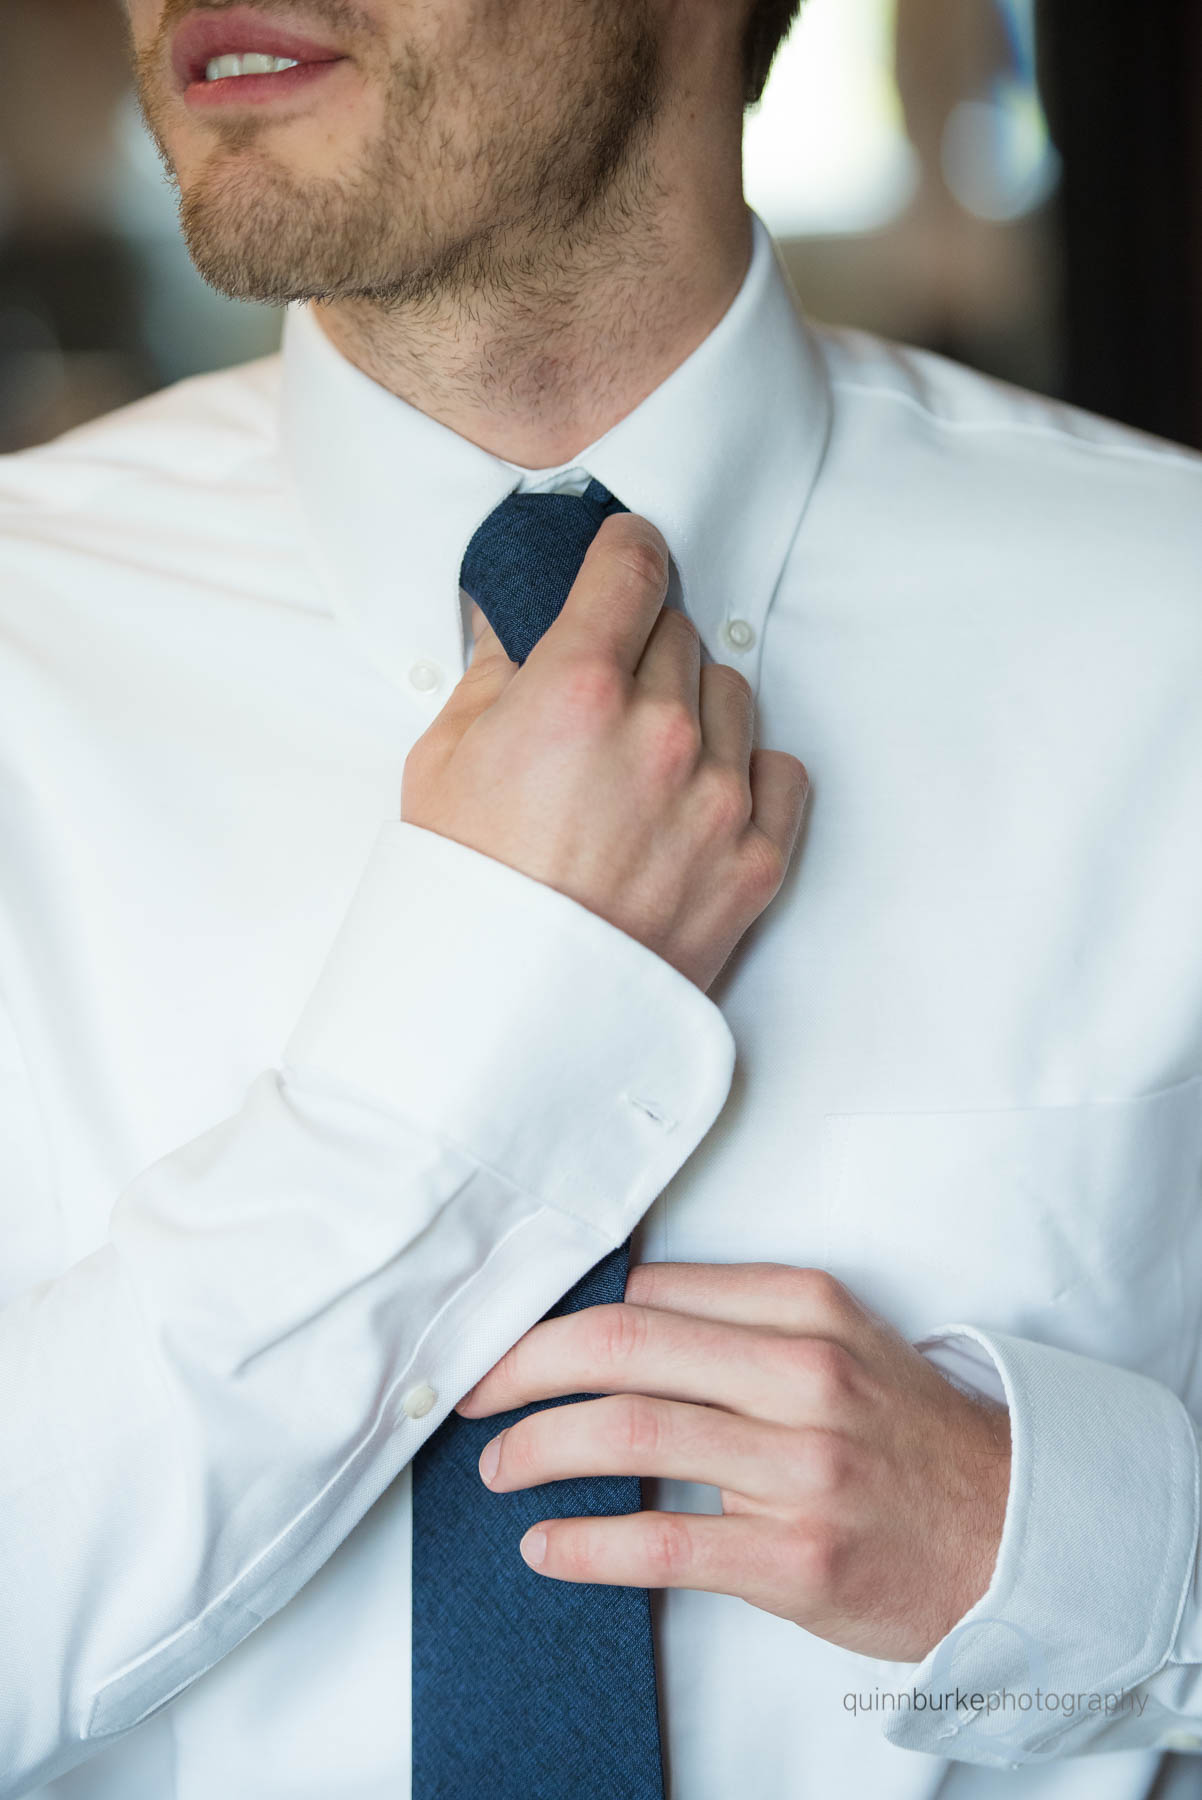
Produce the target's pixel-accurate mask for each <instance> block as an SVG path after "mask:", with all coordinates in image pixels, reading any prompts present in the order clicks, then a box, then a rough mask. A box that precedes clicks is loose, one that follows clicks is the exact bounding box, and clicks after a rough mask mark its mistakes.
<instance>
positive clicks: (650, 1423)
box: [611, 1394, 663, 1455]
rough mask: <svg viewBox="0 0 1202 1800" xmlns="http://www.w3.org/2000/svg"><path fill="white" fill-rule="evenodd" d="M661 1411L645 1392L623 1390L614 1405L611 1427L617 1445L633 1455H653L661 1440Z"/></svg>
mask: <svg viewBox="0 0 1202 1800" xmlns="http://www.w3.org/2000/svg"><path fill="white" fill-rule="evenodd" d="M661 1422H662V1421H661V1414H660V1410H659V1408H658V1407H657V1406H656V1404H655V1402H654V1401H653V1400H649V1399H648V1398H647V1396H646V1395H645V1394H623V1395H621V1397H620V1398H619V1399H618V1401H617V1403H616V1405H615V1406H614V1409H613V1418H612V1421H611V1429H612V1431H613V1434H614V1437H615V1439H616V1447H617V1448H618V1449H621V1450H629V1451H633V1452H634V1453H635V1454H636V1455H654V1453H655V1452H656V1451H657V1450H658V1449H659V1447H660V1443H661V1440H662V1436H663V1433H662V1430H661Z"/></svg>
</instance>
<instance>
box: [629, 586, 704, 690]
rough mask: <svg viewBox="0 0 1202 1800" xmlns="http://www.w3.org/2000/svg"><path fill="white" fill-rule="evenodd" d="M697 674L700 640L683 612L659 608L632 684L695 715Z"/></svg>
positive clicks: (699, 670)
mask: <svg viewBox="0 0 1202 1800" xmlns="http://www.w3.org/2000/svg"><path fill="white" fill-rule="evenodd" d="M700 673H701V639H700V637H699V636H698V634H697V627H696V626H695V625H694V624H693V621H692V620H691V619H690V618H689V617H688V615H687V614H686V613H682V612H680V611H679V610H678V609H677V608H676V607H674V606H663V607H661V608H660V612H659V617H658V618H657V619H656V621H655V623H654V625H653V626H652V627H651V635H650V636H649V637H648V639H647V648H646V649H645V650H644V651H643V654H642V657H641V659H640V661H639V665H638V668H637V669H636V670H635V683H636V685H637V687H638V688H639V690H640V691H641V692H642V693H644V694H646V695H647V696H648V697H651V698H655V699H659V700H674V701H678V702H679V703H681V704H682V705H684V706H687V707H688V709H689V711H690V712H691V713H692V714H693V716H694V718H695V717H696V716H697V681H698V677H699V675H700Z"/></svg>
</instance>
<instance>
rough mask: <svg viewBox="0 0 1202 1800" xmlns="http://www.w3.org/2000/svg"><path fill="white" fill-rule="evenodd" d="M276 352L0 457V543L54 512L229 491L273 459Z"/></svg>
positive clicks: (147, 505) (192, 379)
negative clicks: (168, 495) (186, 493)
mask: <svg viewBox="0 0 1202 1800" xmlns="http://www.w3.org/2000/svg"><path fill="white" fill-rule="evenodd" d="M280 360H281V359H280V356H279V354H278V352H277V353H276V354H273V355H271V356H264V357H259V358H257V359H256V360H255V361H253V362H248V363H242V364H239V365H237V366H235V367H233V368H229V369H220V370H217V371H216V372H214V373H211V374H205V375H193V376H189V377H187V378H186V379H184V380H182V381H177V382H173V383H172V384H171V385H170V386H168V387H165V388H162V389H160V390H158V391H157V392H156V393H153V394H148V395H146V396H145V397H144V398H142V399H140V400H134V401H131V402H130V403H129V404H128V405H126V406H121V407H118V408H117V409H116V410H115V411H113V412H110V413H106V414H104V415H103V416H102V417H100V418H97V419H92V420H89V421H88V423H86V424H84V425H78V426H76V427H74V429H72V430H70V431H66V432H64V433H63V434H62V435H61V436H60V437H57V438H53V439H51V440H50V441H49V442H48V443H45V444H38V445H35V446H33V447H32V448H30V449H27V450H18V451H15V452H11V453H9V454H8V455H5V456H0V540H2V539H3V538H4V537H5V536H6V535H8V534H10V533H14V532H15V533H16V534H17V535H18V536H19V535H20V534H21V530H22V526H23V525H30V526H33V525H34V524H35V523H36V521H37V520H39V519H42V520H47V519H50V518H53V517H55V516H60V517H73V518H76V519H79V518H81V517H83V516H86V515H88V514H89V513H95V514H96V515H98V516H108V515H109V512H110V509H111V508H112V507H114V506H116V507H117V508H119V509H120V508H121V507H122V505H123V500H124V499H125V497H129V499H130V500H131V501H132V502H133V504H134V505H136V507H137V509H138V510H139V511H140V512H143V513H145V512H147V511H149V510H151V509H152V507H153V504H154V502H153V501H152V499H151V496H152V495H153V494H156V493H157V494H158V496H159V497H160V500H161V499H163V498H165V496H166V493H167V492H168V491H170V492H174V493H178V492H180V491H181V490H183V489H197V490H207V491H208V492H209V493H213V492H215V491H221V490H228V489H230V488H236V487H237V486H239V485H240V483H241V482H242V481H243V480H244V479H245V477H246V476H247V474H248V473H249V472H250V470H251V468H252V467H253V465H254V464H255V463H256V462H260V463H263V462H270V461H272V460H273V459H274V457H275V455H276V444H277V406H278V389H279V380H280Z"/></svg>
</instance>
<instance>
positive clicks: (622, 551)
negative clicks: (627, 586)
mask: <svg viewBox="0 0 1202 1800" xmlns="http://www.w3.org/2000/svg"><path fill="white" fill-rule="evenodd" d="M606 549H607V551H608V555H609V561H610V564H611V566H612V568H613V570H614V573H615V575H619V576H623V577H625V578H626V579H627V580H628V581H629V582H630V583H631V584H632V585H636V586H638V587H639V588H660V587H662V586H663V585H664V583H665V581H666V579H667V573H668V569H667V558H666V556H665V554H664V548H663V543H662V540H661V539H659V538H658V537H653V536H652V535H651V533H650V532H649V531H648V530H647V529H646V527H645V526H640V527H638V528H632V527H631V526H630V525H626V526H625V527H624V528H623V529H622V530H621V531H614V532H610V533H609V535H608V539H607V543H606Z"/></svg>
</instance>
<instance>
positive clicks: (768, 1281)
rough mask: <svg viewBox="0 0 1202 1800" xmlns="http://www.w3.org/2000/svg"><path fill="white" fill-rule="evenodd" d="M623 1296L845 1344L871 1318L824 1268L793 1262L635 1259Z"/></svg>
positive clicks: (641, 1303) (659, 1306) (701, 1315)
mask: <svg viewBox="0 0 1202 1800" xmlns="http://www.w3.org/2000/svg"><path fill="white" fill-rule="evenodd" d="M626 1300H627V1302H628V1303H630V1304H633V1305H636V1306H649V1307H654V1308H657V1309H659V1310H661V1311H666V1312H681V1313H688V1314H690V1315H691V1316H692V1317H694V1318H698V1319H720V1320H723V1321H725V1322H726V1323H727V1324H731V1325H749V1326H757V1327H758V1328H759V1329H761V1330H765V1331H781V1332H787V1333H789V1334H790V1335H792V1336H798V1337H803V1336H804V1337H823V1338H830V1339H832V1340H833V1341H834V1342H835V1343H843V1344H848V1345H850V1344H853V1343H854V1342H855V1341H856V1339H857V1336H858V1333H859V1331H860V1329H861V1327H862V1325H865V1324H867V1322H868V1320H869V1319H870V1317H871V1315H870V1314H869V1312H868V1310H867V1308H866V1307H865V1306H863V1305H862V1304H861V1302H860V1301H859V1300H857V1299H856V1297H855V1295H854V1294H852V1293H851V1292H850V1291H849V1290H848V1289H847V1288H845V1287H844V1285H843V1283H842V1282H841V1281H839V1280H837V1279H836V1277H835V1276H834V1275H832V1274H830V1273H829V1272H828V1271H827V1270H826V1269H809V1268H795V1267H794V1266H793V1264H791V1263H678V1262H646V1263H636V1264H635V1266H634V1267H633V1268H632V1269H631V1270H630V1273H629V1274H628V1275H627V1277H626Z"/></svg>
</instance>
